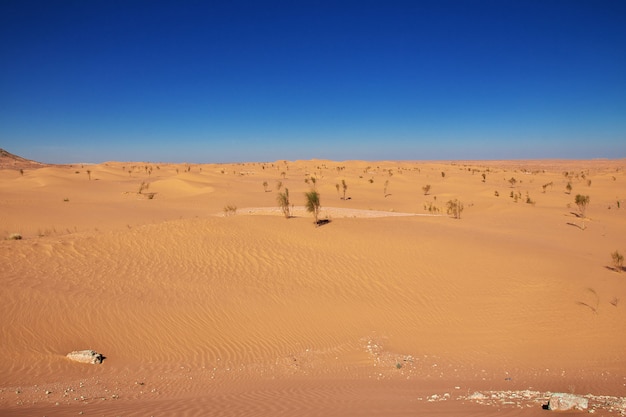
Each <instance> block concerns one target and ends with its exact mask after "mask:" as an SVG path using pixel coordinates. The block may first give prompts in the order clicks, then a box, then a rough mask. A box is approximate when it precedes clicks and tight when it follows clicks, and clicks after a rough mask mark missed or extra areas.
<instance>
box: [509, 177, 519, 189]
mask: <svg viewBox="0 0 626 417" xmlns="http://www.w3.org/2000/svg"><path fill="white" fill-rule="evenodd" d="M509 184H511V187H515V184H517V180H516V179H515V177H511V178H510V179H509Z"/></svg>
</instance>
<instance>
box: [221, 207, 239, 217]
mask: <svg viewBox="0 0 626 417" xmlns="http://www.w3.org/2000/svg"><path fill="white" fill-rule="evenodd" d="M235 214H237V206H233V205H227V206H224V216H234V215H235Z"/></svg>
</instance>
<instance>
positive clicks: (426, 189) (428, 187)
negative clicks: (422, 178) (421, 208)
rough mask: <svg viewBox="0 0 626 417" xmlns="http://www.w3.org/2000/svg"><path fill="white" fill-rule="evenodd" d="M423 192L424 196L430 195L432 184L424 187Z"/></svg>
mask: <svg viewBox="0 0 626 417" xmlns="http://www.w3.org/2000/svg"><path fill="white" fill-rule="evenodd" d="M422 191H424V195H428V192H429V191H430V184H426V185H425V186H423V187H422Z"/></svg>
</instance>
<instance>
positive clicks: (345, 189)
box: [341, 180, 348, 200]
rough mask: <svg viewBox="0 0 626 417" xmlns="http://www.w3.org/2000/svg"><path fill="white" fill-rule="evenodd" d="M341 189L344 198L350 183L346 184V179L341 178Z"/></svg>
mask: <svg viewBox="0 0 626 417" xmlns="http://www.w3.org/2000/svg"><path fill="white" fill-rule="evenodd" d="M341 189H342V190H343V199H344V200H345V199H346V191H348V184H346V180H341Z"/></svg>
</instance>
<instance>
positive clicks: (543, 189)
mask: <svg viewBox="0 0 626 417" xmlns="http://www.w3.org/2000/svg"><path fill="white" fill-rule="evenodd" d="M548 187H550V188H552V182H548V183H545V184H543V185H542V186H541V188H542V191H541V192H542V193H545V192H546V188H548Z"/></svg>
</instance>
